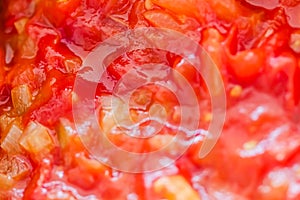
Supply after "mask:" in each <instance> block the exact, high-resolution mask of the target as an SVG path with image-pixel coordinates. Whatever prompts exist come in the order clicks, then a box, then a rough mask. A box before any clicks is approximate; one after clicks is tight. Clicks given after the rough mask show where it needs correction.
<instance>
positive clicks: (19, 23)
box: [14, 18, 28, 34]
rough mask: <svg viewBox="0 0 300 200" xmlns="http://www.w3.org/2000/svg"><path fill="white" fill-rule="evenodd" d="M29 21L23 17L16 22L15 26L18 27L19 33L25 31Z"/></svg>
mask: <svg viewBox="0 0 300 200" xmlns="http://www.w3.org/2000/svg"><path fill="white" fill-rule="evenodd" d="M27 21H28V18H21V19H19V20H18V21H16V22H15V23H14V25H15V28H16V29H17V32H18V33H19V34H21V33H23V32H24V29H25V26H26V23H27Z"/></svg>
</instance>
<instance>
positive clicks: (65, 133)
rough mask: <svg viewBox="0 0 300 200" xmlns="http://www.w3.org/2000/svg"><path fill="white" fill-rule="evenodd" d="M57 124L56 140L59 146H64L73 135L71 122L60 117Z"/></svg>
mask: <svg viewBox="0 0 300 200" xmlns="http://www.w3.org/2000/svg"><path fill="white" fill-rule="evenodd" d="M59 122H60V123H59V125H58V129H57V133H58V140H59V143H60V146H61V147H62V148H65V147H66V146H67V145H68V144H69V143H70V137H71V136H72V135H74V133H75V130H74V127H73V125H72V124H71V122H70V121H69V120H68V119H66V118H61V119H60V120H59Z"/></svg>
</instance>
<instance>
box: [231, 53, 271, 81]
mask: <svg viewBox="0 0 300 200" xmlns="http://www.w3.org/2000/svg"><path fill="white" fill-rule="evenodd" d="M228 62H229V68H230V70H232V72H233V74H234V75H235V76H236V78H237V79H238V80H241V81H249V80H251V79H252V78H255V77H256V76H257V75H258V74H259V73H260V72H261V71H262V70H263V67H264V65H265V53H264V51H263V50H261V49H251V50H245V51H241V52H238V53H237V54H236V55H229V58H228Z"/></svg>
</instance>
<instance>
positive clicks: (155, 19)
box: [143, 10, 180, 30]
mask: <svg viewBox="0 0 300 200" xmlns="http://www.w3.org/2000/svg"><path fill="white" fill-rule="evenodd" d="M143 15H144V17H145V18H146V19H147V20H148V21H149V22H150V23H151V24H152V25H153V26H156V27H159V28H168V29H173V30H180V28H179V27H180V24H179V22H178V21H176V19H175V18H174V17H172V16H171V15H170V14H168V13H166V12H164V11H160V10H157V11H155V10H150V11H146V12H144V14H143Z"/></svg>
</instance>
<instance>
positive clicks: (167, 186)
mask: <svg viewBox="0 0 300 200" xmlns="http://www.w3.org/2000/svg"><path fill="white" fill-rule="evenodd" d="M154 190H155V192H157V193H159V194H161V195H162V196H163V198H166V199H168V200H182V199H188V200H200V199H201V198H200V197H199V195H198V194H197V192H196V191H195V190H194V189H193V188H192V187H191V185H190V184H189V183H188V182H187V181H186V179H185V178H184V177H182V176H180V175H176V176H169V177H162V178H160V179H158V180H157V181H155V183H154Z"/></svg>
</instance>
